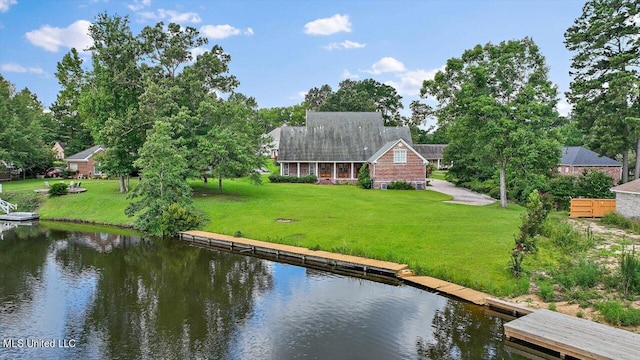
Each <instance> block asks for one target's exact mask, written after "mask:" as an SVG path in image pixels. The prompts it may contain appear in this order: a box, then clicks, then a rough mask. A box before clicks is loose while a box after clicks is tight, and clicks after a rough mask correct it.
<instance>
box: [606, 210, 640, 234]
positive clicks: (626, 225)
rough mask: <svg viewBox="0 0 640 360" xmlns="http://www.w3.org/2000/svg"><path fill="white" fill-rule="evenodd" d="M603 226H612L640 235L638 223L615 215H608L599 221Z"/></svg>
mask: <svg viewBox="0 0 640 360" xmlns="http://www.w3.org/2000/svg"><path fill="white" fill-rule="evenodd" d="M600 222H602V223H603V224H607V225H613V226H616V227H619V228H622V229H627V230H631V231H633V232H635V233H640V221H638V220H631V219H627V218H626V217H624V216H622V215H620V214H616V213H608V214H606V215H605V216H603V217H602V219H601V220H600Z"/></svg>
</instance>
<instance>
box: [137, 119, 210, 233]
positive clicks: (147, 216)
mask: <svg viewBox="0 0 640 360" xmlns="http://www.w3.org/2000/svg"><path fill="white" fill-rule="evenodd" d="M172 132H173V130H172V129H171V125H170V124H169V123H167V122H163V121H158V122H156V123H155V125H154V126H153V128H152V129H151V130H150V134H149V138H148V139H147V141H146V142H145V143H144V146H143V147H142V149H140V158H139V159H137V160H136V161H135V165H136V166H137V167H139V168H140V169H142V170H141V173H142V179H141V180H140V183H139V184H138V186H136V187H135V188H134V189H133V190H132V191H131V193H130V194H129V198H130V199H133V201H132V202H131V203H130V204H129V205H128V206H127V208H126V210H125V213H126V214H127V215H128V216H134V215H135V214H137V213H139V215H138V218H137V219H136V220H135V225H136V227H137V228H138V229H140V230H142V231H144V232H147V233H149V234H153V235H160V236H165V235H173V234H174V233H175V232H177V231H182V230H187V229H189V228H195V227H197V226H198V225H199V224H200V223H201V219H200V218H199V216H198V215H196V214H195V213H194V211H193V210H192V208H191V187H190V186H189V184H188V183H187V180H186V179H187V174H188V166H187V160H186V158H185V155H186V152H185V151H184V149H182V148H179V147H177V146H176V141H175V140H174V139H172V137H171V134H172ZM176 218H180V219H181V220H182V224H181V225H182V226H179V227H176V224H175V223H174V222H175V220H176Z"/></svg>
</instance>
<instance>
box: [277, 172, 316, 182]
mask: <svg viewBox="0 0 640 360" xmlns="http://www.w3.org/2000/svg"><path fill="white" fill-rule="evenodd" d="M269 181H270V182H272V183H306V184H315V183H316V182H317V181H318V177H317V176H315V175H307V176H301V177H297V176H282V175H273V174H272V175H269Z"/></svg>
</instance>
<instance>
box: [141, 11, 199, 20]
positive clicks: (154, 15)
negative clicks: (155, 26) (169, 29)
mask: <svg viewBox="0 0 640 360" xmlns="http://www.w3.org/2000/svg"><path fill="white" fill-rule="evenodd" d="M138 15H139V16H140V17H142V18H145V19H149V20H156V21H160V20H168V21H169V22H172V23H199V22H201V21H202V18H200V15H198V13H194V12H184V13H180V12H177V11H175V10H166V9H158V11H156V12H154V11H142V12H139V13H138Z"/></svg>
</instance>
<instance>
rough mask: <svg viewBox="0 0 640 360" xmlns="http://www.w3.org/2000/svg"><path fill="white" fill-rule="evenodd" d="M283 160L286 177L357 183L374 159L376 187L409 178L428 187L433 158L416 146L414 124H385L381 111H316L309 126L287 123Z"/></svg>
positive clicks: (281, 152) (280, 151) (281, 150)
mask: <svg viewBox="0 0 640 360" xmlns="http://www.w3.org/2000/svg"><path fill="white" fill-rule="evenodd" d="M394 159H395V160H396V161H394ZM278 163H279V164H280V175H284V176H297V177H301V176H307V175H316V176H317V177H318V180H319V181H322V182H331V183H334V184H336V183H352V184H353V183H356V182H357V180H358V172H359V171H360V168H361V167H362V165H364V164H366V163H369V164H370V165H371V170H373V169H375V170H376V172H377V173H376V174H374V173H373V172H372V171H371V170H370V171H369V173H370V176H371V178H372V179H373V180H374V186H375V188H380V187H383V188H384V187H385V185H383V184H388V183H390V182H392V181H406V182H410V183H411V184H412V185H413V186H414V187H416V188H421V189H424V186H425V184H426V164H427V163H428V162H427V161H426V160H425V159H424V158H423V157H422V156H421V155H420V154H419V153H418V152H416V151H415V149H413V142H412V141H411V133H410V132H409V128H408V127H392V126H384V119H383V118H382V114H381V113H379V112H312V111H310V112H308V113H307V119H306V125H305V126H283V127H282V129H281V131H280V143H279V149H278Z"/></svg>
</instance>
